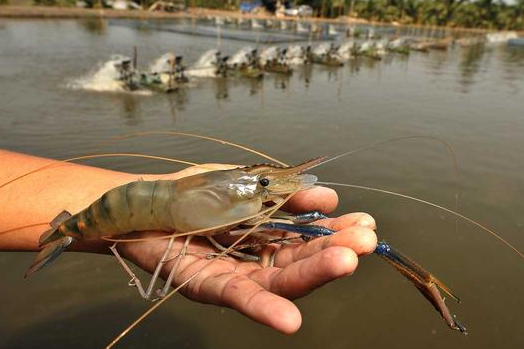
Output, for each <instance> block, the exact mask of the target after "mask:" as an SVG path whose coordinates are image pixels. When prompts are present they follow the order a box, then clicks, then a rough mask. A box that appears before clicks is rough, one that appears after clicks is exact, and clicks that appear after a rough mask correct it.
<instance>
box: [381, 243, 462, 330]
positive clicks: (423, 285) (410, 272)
mask: <svg viewBox="0 0 524 349" xmlns="http://www.w3.org/2000/svg"><path fill="white" fill-rule="evenodd" d="M374 253H376V254H377V255H379V256H380V257H382V258H384V259H385V260H386V261H387V262H388V263H389V264H391V265H392V266H393V267H394V268H395V269H397V270H398V271H399V272H400V273H401V274H402V275H404V276H405V277H406V278H407V279H408V280H409V281H411V282H412V283H413V284H414V285H415V287H416V288H417V289H418V290H419V291H420V292H421V293H422V294H423V295H424V297H426V299H427V300H428V301H429V302H430V303H431V304H432V305H433V306H434V307H435V309H436V310H437V311H438V312H439V313H440V315H441V316H442V318H443V319H444V321H445V322H446V324H447V325H448V326H449V327H450V328H451V329H453V330H457V331H460V332H462V333H464V334H467V333H466V327H464V325H462V324H461V323H460V322H459V321H458V320H457V318H456V317H455V315H452V314H451V312H450V311H449V309H448V307H447V305H446V303H444V299H443V298H442V295H441V294H440V292H439V288H440V289H441V290H442V291H444V292H445V293H447V294H448V295H450V296H451V297H453V298H454V299H455V300H457V301H460V299H459V298H458V297H457V296H456V295H455V294H453V292H452V291H451V290H450V289H449V287H447V286H446V285H445V284H444V283H443V282H441V281H440V280H438V279H437V278H436V277H435V276H433V274H431V273H430V272H428V271H427V270H425V269H424V268H422V267H421V266H420V265H418V264H417V263H416V262H415V261H413V260H412V259H410V258H409V257H407V256H405V255H403V254H402V253H400V252H399V251H397V250H396V249H395V248H394V247H392V246H391V245H389V244H388V243H386V242H385V241H380V242H379V243H378V244H377V247H376V249H375V251H374ZM437 286H438V287H437Z"/></svg>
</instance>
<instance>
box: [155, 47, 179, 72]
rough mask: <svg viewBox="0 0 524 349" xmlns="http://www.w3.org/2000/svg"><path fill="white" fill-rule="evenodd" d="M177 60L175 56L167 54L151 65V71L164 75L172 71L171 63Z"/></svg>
mask: <svg viewBox="0 0 524 349" xmlns="http://www.w3.org/2000/svg"><path fill="white" fill-rule="evenodd" d="M174 59H175V55H174V54H173V53H171V52H168V53H165V54H163V55H162V56H160V57H159V58H158V59H157V60H156V61H154V62H153V63H151V65H150V66H149V71H150V72H152V73H164V72H168V71H170V70H171V67H170V66H169V62H170V61H173V60H174Z"/></svg>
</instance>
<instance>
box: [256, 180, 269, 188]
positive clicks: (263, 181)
mask: <svg viewBox="0 0 524 349" xmlns="http://www.w3.org/2000/svg"><path fill="white" fill-rule="evenodd" d="M258 183H260V185H261V186H263V187H267V186H268V185H269V179H267V178H262V179H261V180H260V181H258Z"/></svg>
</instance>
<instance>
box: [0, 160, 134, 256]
mask: <svg viewBox="0 0 524 349" xmlns="http://www.w3.org/2000/svg"><path fill="white" fill-rule="evenodd" d="M50 165H51V166H50ZM45 166H50V167H46V168H45V169H43V170H41V171H38V172H35V173H32V174H29V175H27V176H25V177H22V178H20V179H17V180H15V181H13V182H11V183H9V184H7V185H5V186H4V187H1V186H2V185H3V184H4V183H7V182H8V181H10V180H12V179H15V178H17V177H19V176H22V175H24V174H27V173H28V172H31V171H34V170H36V169H39V168H42V167H45ZM136 179H138V176H137V175H132V174H128V173H122V172H116V171H110V170H104V169H100V168H96V167H90V166H83V165H78V164H72V163H63V162H59V161H56V160H50V159H44V158H39V157H34V156H29V155H24V154H18V153H13V152H8V151H4V150H0V187H1V188H0V212H1V214H0V250H4V251H5V250H18V251H35V250H38V238H39V237H40V234H41V233H42V232H43V231H45V230H47V229H49V226H46V225H39V226H35V227H30V228H24V229H19V230H18V229H17V230H14V231H12V232H8V233H2V232H5V231H6V230H10V229H14V228H18V227H22V226H27V225H31V224H36V223H44V222H50V221H51V220H52V219H53V218H54V217H55V216H56V215H57V214H59V213H60V212H61V211H63V210H67V211H69V212H71V213H76V212H78V211H80V210H82V209H84V208H85V207H87V206H88V205H89V204H90V203H92V202H93V201H94V200H96V199H98V198H99V197H100V196H101V195H102V194H103V193H104V192H106V191H107V190H109V189H111V188H113V187H116V186H118V185H121V184H124V183H128V182H130V181H133V180H136ZM104 245H105V243H103V242H95V243H88V244H76V245H75V246H73V248H72V249H73V250H85V251H99V250H100V248H101V247H103V246H104Z"/></svg>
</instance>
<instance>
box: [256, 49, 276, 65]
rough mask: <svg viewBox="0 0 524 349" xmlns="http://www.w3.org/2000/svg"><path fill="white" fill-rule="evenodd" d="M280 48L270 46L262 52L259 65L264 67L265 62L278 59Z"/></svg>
mask: <svg viewBox="0 0 524 349" xmlns="http://www.w3.org/2000/svg"><path fill="white" fill-rule="evenodd" d="M279 53H280V48H279V47H278V46H270V47H267V48H265V49H264V50H262V52H261V53H260V63H261V64H262V65H265V64H266V63H267V61H270V60H273V59H275V58H278V55H279Z"/></svg>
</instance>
